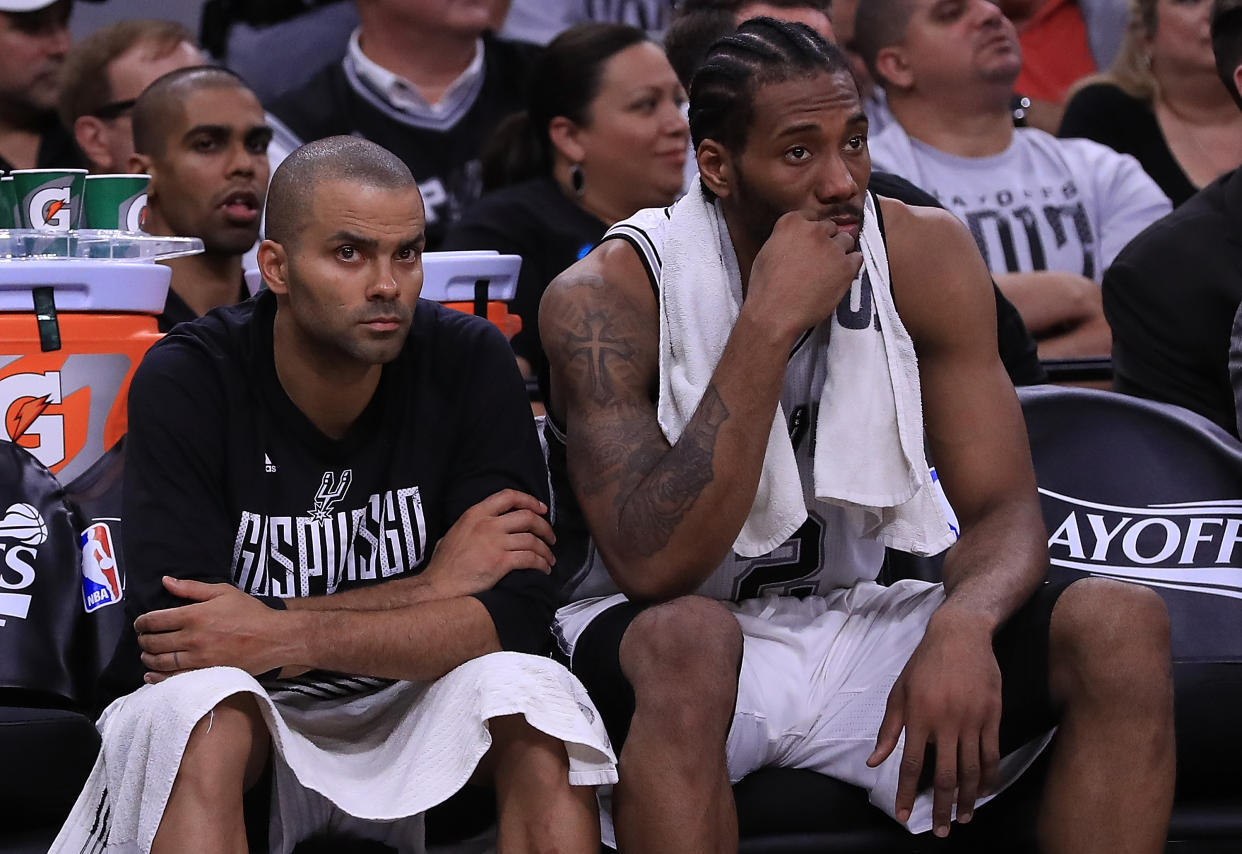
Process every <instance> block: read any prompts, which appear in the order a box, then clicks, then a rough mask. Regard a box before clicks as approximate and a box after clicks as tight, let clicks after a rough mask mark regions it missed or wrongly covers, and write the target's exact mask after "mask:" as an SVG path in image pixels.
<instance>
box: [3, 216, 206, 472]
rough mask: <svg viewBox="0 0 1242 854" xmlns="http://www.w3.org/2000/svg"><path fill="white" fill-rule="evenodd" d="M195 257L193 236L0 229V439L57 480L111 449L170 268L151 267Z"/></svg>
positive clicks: (151, 338) (153, 336) (154, 335)
mask: <svg viewBox="0 0 1242 854" xmlns="http://www.w3.org/2000/svg"><path fill="white" fill-rule="evenodd" d="M5 250H7V251H5ZM39 250H42V251H39ZM201 251H202V243H201V242H200V241H199V240H197V239H195V238H168V237H146V236H142V235H131V234H120V233H118V232H85V231H84V232H80V233H78V234H71V235H70V236H68V237H58V238H48V237H47V236H46V235H36V234H34V233H32V232H27V231H21V230H12V231H10V232H7V233H6V232H2V231H0V413H2V414H3V418H4V426H3V429H2V430H0V440H2V441H6V442H14V443H16V444H17V445H19V446H21V447H23V448H25V449H26V450H27V451H29V452H30V453H31V454H33V455H34V456H35V458H37V459H38V460H39V461H40V462H41V463H43V464H44V465H45V466H47V467H48V468H49V469H51V471H52V473H53V474H55V475H56V477H57V479H58V480H59V481H60V482H61V483H62V484H69V483H70V482H71V481H72V480H73V479H74V478H76V477H77V476H78V475H80V474H82V473H83V472H85V471H86V470H87V469H89V468H90V466H91V465H92V464H93V463H94V462H95V461H96V460H98V459H99V458H100V457H101V456H103V454H104V453H105V452H107V451H108V450H109V449H111V448H112V447H113V445H115V444H116V442H117V441H118V440H119V439H120V438H121V437H122V436H123V435H125V432H126V397H127V394H128V391H129V383H130V380H131V378H132V377H133V375H134V371H135V369H136V368H137V367H138V363H139V362H140V361H141V360H142V357H143V355H144V354H145V353H146V352H147V349H148V348H150V346H151V345H152V344H154V343H155V342H156V341H157V340H159V337H160V334H159V332H158V331H157V329H156V322H155V316H156V315H157V314H159V313H160V312H161V311H163V310H164V301H165V299H166V297H167V295H168V283H169V279H170V278H171V275H172V271H171V270H169V269H168V268H167V267H165V266H162V265H160V264H156V263H154V262H155V261H156V260H158V259H161V258H169V257H175V256H178V255H186V254H192V253H194V252H201ZM53 253H54V254H53ZM121 256H123V257H121Z"/></svg>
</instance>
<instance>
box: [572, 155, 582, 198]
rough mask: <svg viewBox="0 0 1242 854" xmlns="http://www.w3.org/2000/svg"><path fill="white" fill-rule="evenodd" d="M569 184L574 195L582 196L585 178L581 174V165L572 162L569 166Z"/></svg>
mask: <svg viewBox="0 0 1242 854" xmlns="http://www.w3.org/2000/svg"><path fill="white" fill-rule="evenodd" d="M569 185H570V186H571V187H573V188H574V195H575V196H579V197H581V196H582V190H583V187H584V186H585V185H586V178H585V177H583V175H582V165H581V164H579V163H574V164H573V165H571V166H570V167H569Z"/></svg>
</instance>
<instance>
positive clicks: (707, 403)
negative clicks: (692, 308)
mask: <svg viewBox="0 0 1242 854" xmlns="http://www.w3.org/2000/svg"><path fill="white" fill-rule="evenodd" d="M728 417H729V409H728V407H726V406H725V404H724V401H723V400H722V399H721V397H720V393H719V392H718V391H716V386H715V385H714V384H712V385H709V386H708V387H707V390H706V391H705V392H704V393H703V399H702V400H701V401H700V402H699V408H698V411H697V412H695V415H694V418H693V419H691V421H690V424H688V425H687V427H686V431H685V432H684V433H682V435H681V438H680V439H678V440H677V444H676V445H674V446H673V447H672V448H671V449H670V450H669V451H668V453H667V454H665V455H663V457H664V458H663V459H662V460H659V462H656V461H655V460H653V459H652V457H653V456H656V457H658V456H659V455H657V454H653V453H651V451H650V449H648V451H647V452H646V453H643V452H641V451H640V450H639V449H635V452H634V453H633V454H632V455H631V457H630V459H629V461H628V464H627V468H628V469H629V471H630V472H631V473H632V474H633V475H637V476H638V477H639V478H642V479H641V481H639V482H638V483H636V484H635V486H634V488H633V489H632V490H629V489H624V488H623V489H622V490H621V494H620V495H618V497H617V502H618V508H617V509H618V515H619V519H618V529H619V531H620V532H621V536H622V537H623V538H624V539H626V540H628V541H629V542H631V543H633V547H634V550H635V551H636V552H638V553H639V554H641V555H642V556H644V557H649V556H651V555H653V554H655V553H656V552H658V551H660V550H661V549H662V548H664V547H665V546H666V545H668V541H669V539H670V538H671V537H672V535H673V532H674V531H675V530H676V529H677V526H678V524H680V522H681V520H682V517H684V516H685V515H686V512H687V511H689V510H690V508H691V506H693V504H694V502H695V500H697V499H698V497H699V495H700V494H701V493H702V492H703V490H704V489H705V488H706V487H707V485H708V484H709V483H711V482H712V477H713V472H712V460H713V459H714V458H715V455H716V436H717V434H718V433H719V432H720V426H721V425H722V424H724V422H725V421H726V420H727V419H728ZM653 463H655V465H654V467H653V465H652V464H653ZM643 475H646V476H645V477H643Z"/></svg>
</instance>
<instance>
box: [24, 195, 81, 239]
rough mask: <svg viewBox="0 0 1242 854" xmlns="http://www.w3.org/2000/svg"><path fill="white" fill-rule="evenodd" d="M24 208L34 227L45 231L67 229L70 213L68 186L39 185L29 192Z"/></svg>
mask: <svg viewBox="0 0 1242 854" xmlns="http://www.w3.org/2000/svg"><path fill="white" fill-rule="evenodd" d="M26 210H27V212H28V213H29V216H30V222H31V224H32V225H34V227H35V228H42V229H43V230H45V231H68V230H69V220H70V214H71V213H72V209H71V208H70V205H69V187H67V186H64V187H57V186H50V187H48V186H45V187H40V188H39V189H38V190H35V191H34V192H33V193H31V194H30V200H29V201H28V202H27V203H26Z"/></svg>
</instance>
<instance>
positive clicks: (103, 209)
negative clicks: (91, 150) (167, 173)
mask: <svg viewBox="0 0 1242 854" xmlns="http://www.w3.org/2000/svg"><path fill="white" fill-rule="evenodd" d="M150 180H151V176H150V175H87V176H86V207H85V209H84V210H83V213H82V227H83V228H109V229H115V230H117V231H131V232H134V231H142V224H143V222H144V221H145V220H146V218H147V182H148V181H150Z"/></svg>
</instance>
